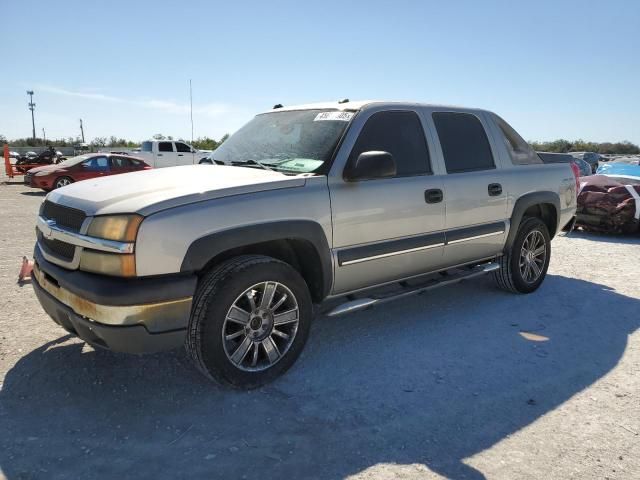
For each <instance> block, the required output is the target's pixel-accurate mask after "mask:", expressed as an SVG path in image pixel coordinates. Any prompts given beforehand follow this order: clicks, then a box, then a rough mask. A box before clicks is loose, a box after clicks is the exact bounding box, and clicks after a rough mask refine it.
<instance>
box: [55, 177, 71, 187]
mask: <svg viewBox="0 0 640 480" xmlns="http://www.w3.org/2000/svg"><path fill="white" fill-rule="evenodd" d="M56 185H57V187H58V188H61V187H66V186H67V185H71V180H69V179H68V178H61V179H60V180H58V181H57V182H56Z"/></svg>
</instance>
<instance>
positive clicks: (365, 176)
mask: <svg viewBox="0 0 640 480" xmlns="http://www.w3.org/2000/svg"><path fill="white" fill-rule="evenodd" d="M395 175H396V162H395V160H394V159H393V155H391V154H390V153H389V152H381V151H377V150H372V151H369V152H362V153H361V154H360V155H359V156H358V158H357V160H356V162H355V164H353V165H351V167H350V168H348V169H347V170H346V171H345V175H344V178H345V180H347V181H349V182H354V181H358V180H370V179H374V178H386V177H394V176H395Z"/></svg>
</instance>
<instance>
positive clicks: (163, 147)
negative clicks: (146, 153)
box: [158, 142, 173, 152]
mask: <svg viewBox="0 0 640 480" xmlns="http://www.w3.org/2000/svg"><path fill="white" fill-rule="evenodd" d="M158 151H159V152H173V143H172V142H160V143H159V144H158Z"/></svg>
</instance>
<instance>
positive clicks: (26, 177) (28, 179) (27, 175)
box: [24, 173, 33, 185]
mask: <svg viewBox="0 0 640 480" xmlns="http://www.w3.org/2000/svg"><path fill="white" fill-rule="evenodd" d="M31 177H33V173H25V175H24V184H25V185H31Z"/></svg>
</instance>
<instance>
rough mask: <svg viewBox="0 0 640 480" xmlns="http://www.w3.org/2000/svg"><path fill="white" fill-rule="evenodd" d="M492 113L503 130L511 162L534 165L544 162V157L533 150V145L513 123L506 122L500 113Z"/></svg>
mask: <svg viewBox="0 0 640 480" xmlns="http://www.w3.org/2000/svg"><path fill="white" fill-rule="evenodd" d="M492 115H493V118H494V120H495V121H496V124H497V125H498V127H499V128H500V131H501V132H502V136H503V138H504V142H505V144H506V146H507V150H508V151H509V155H510V156H511V162H512V163H513V164H514V165H534V164H538V163H543V161H542V159H541V158H540V157H539V156H538V154H537V153H536V152H535V151H534V150H533V148H531V145H529V144H528V143H527V142H525V141H524V139H523V138H522V137H521V136H520V135H518V132H516V131H515V130H514V129H513V128H512V127H511V125H509V124H508V123H507V122H505V121H504V120H503V119H502V118H500V117H499V116H498V115H496V114H492Z"/></svg>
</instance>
